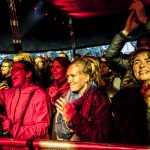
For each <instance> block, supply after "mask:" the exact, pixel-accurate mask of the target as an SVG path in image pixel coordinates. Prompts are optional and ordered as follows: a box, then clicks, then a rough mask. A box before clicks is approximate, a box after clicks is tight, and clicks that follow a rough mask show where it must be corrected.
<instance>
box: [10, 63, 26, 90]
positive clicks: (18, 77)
mask: <svg viewBox="0 0 150 150" xmlns="http://www.w3.org/2000/svg"><path fill="white" fill-rule="evenodd" d="M11 79H12V84H13V87H17V88H21V87H23V86H24V85H25V84H26V72H25V70H24V65H23V64H22V63H20V62H15V63H14V64H13V66H12V69H11Z"/></svg>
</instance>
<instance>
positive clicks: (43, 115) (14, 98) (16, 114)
mask: <svg viewBox="0 0 150 150" xmlns="http://www.w3.org/2000/svg"><path fill="white" fill-rule="evenodd" d="M11 79H12V84H13V87H12V88H9V89H5V90H1V91H0V104H3V105H5V107H6V116H3V115H0V118H2V119H3V122H2V126H3V129H4V131H5V132H4V134H6V133H7V132H9V133H10V134H11V136H12V137H13V138H17V139H35V138H46V135H47V128H48V126H49V124H50V121H49V119H50V116H49V106H48V101H49V96H48V95H47V94H46V92H45V91H43V90H42V89H41V88H40V87H38V86H35V85H34V84H33V80H34V79H35V68H34V66H33V65H32V63H30V62H28V61H23V60H21V61H17V62H14V64H13V65H12V69H11Z"/></svg>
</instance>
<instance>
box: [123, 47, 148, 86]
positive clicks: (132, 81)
mask: <svg viewBox="0 0 150 150" xmlns="http://www.w3.org/2000/svg"><path fill="white" fill-rule="evenodd" d="M141 52H148V57H149V58H150V50H149V49H137V50H135V51H134V52H133V53H131V55H130V57H129V66H128V70H127V72H126V74H125V76H124V79H123V80H122V84H121V88H124V87H133V86H134V87H135V86H140V83H139V81H138V80H137V79H136V78H135V76H134V72H133V65H134V60H135V58H136V56H137V54H139V53H141Z"/></svg>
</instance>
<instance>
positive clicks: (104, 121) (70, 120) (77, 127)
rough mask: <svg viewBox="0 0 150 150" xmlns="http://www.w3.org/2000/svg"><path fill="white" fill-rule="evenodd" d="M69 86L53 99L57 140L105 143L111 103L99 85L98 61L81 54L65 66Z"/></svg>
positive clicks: (109, 124)
mask: <svg viewBox="0 0 150 150" xmlns="http://www.w3.org/2000/svg"><path fill="white" fill-rule="evenodd" d="M66 76H67V81H68V83H69V85H70V89H69V90H68V91H67V93H66V94H65V95H63V96H61V97H60V98H58V99H57V100H56V102H55V106H56V109H57V114H56V123H55V124H54V130H55V133H56V136H57V140H65V141H88V142H106V141H107V140H108V137H109V130H110V127H111V105H110V101H109V99H108V97H107V94H106V93H105V92H104V91H103V90H102V89H101V88H100V87H101V85H100V83H101V82H100V80H101V78H100V66H99V61H98V60H97V59H96V58H95V57H93V56H84V57H82V58H80V59H77V60H76V61H73V62H72V63H71V64H70V65H69V67H68V69H67V74H66Z"/></svg>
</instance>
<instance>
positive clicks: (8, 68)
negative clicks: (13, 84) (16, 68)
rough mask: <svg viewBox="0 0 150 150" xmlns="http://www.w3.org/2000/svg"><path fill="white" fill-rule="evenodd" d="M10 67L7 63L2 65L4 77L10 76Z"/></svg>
mask: <svg viewBox="0 0 150 150" xmlns="http://www.w3.org/2000/svg"><path fill="white" fill-rule="evenodd" d="M10 69H11V67H10V65H9V63H7V62H4V63H2V67H1V71H2V75H4V76H8V75H9V73H10Z"/></svg>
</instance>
